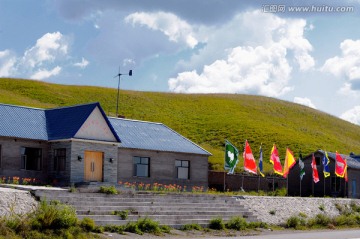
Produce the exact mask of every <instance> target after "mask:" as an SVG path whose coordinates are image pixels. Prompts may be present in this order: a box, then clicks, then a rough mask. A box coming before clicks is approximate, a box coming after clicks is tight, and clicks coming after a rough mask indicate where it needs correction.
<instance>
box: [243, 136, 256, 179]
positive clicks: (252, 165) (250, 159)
mask: <svg viewBox="0 0 360 239" xmlns="http://www.w3.org/2000/svg"><path fill="white" fill-rule="evenodd" d="M243 157H244V169H245V171H248V172H249V173H253V174H257V168H256V162H255V158H254V155H253V153H252V151H251V148H250V145H249V143H248V141H247V140H246V141H245V149H244V153H243Z"/></svg>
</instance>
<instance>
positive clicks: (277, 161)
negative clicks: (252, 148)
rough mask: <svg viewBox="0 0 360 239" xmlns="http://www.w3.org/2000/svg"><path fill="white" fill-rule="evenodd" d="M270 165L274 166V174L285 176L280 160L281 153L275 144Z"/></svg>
mask: <svg viewBox="0 0 360 239" xmlns="http://www.w3.org/2000/svg"><path fill="white" fill-rule="evenodd" d="M270 163H272V164H273V165H274V172H275V173H276V174H279V175H283V171H282V166H281V162H280V158H279V152H278V150H277V148H276V145H275V144H274V145H273V147H272V149H271V155H270Z"/></svg>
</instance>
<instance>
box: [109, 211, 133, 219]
mask: <svg viewBox="0 0 360 239" xmlns="http://www.w3.org/2000/svg"><path fill="white" fill-rule="evenodd" d="M112 214H113V215H118V216H119V217H120V218H121V219H122V220H126V219H127V218H128V215H129V211H128V210H124V211H114V212H113V213H112Z"/></svg>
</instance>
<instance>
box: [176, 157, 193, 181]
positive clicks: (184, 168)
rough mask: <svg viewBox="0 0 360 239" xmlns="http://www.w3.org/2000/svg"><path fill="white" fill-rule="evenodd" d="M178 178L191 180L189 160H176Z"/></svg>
mask: <svg viewBox="0 0 360 239" xmlns="http://www.w3.org/2000/svg"><path fill="white" fill-rule="evenodd" d="M175 168H176V177H177V178H179V179H189V178H190V173H189V169H190V161H188V160H175Z"/></svg>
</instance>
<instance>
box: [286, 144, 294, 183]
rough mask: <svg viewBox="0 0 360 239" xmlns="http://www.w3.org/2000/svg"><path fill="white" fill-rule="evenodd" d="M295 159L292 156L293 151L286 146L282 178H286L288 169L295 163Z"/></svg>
mask: <svg viewBox="0 0 360 239" xmlns="http://www.w3.org/2000/svg"><path fill="white" fill-rule="evenodd" d="M295 163H296V159H295V158H294V154H293V152H291V150H290V149H289V148H286V156H285V163H284V173H283V176H284V178H287V176H288V174H289V172H290V169H291V168H292V167H293V166H294V165H295Z"/></svg>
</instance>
